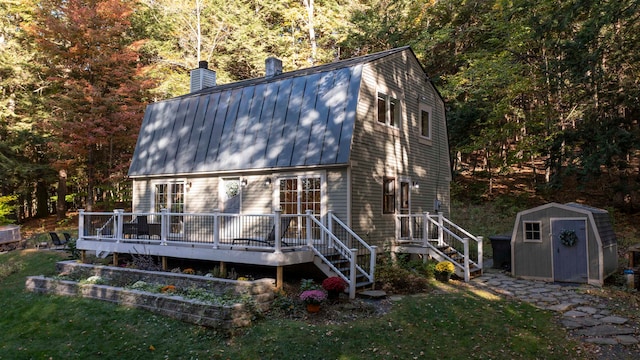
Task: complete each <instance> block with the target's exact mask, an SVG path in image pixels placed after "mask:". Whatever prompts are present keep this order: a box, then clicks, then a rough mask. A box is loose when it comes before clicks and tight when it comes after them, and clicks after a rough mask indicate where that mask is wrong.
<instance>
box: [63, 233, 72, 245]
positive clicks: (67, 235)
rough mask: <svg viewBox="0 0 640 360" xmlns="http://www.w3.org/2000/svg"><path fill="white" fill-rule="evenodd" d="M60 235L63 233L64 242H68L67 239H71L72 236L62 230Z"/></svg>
mask: <svg viewBox="0 0 640 360" xmlns="http://www.w3.org/2000/svg"><path fill="white" fill-rule="evenodd" d="M62 235H64V241H65V243H68V242H69V241H71V240H72V239H73V238H72V237H71V234H69V233H68V232H63V233H62Z"/></svg>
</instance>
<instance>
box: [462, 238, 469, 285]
mask: <svg viewBox="0 0 640 360" xmlns="http://www.w3.org/2000/svg"><path fill="white" fill-rule="evenodd" d="M462 241H463V244H464V282H469V279H471V274H470V273H469V238H463V239H462Z"/></svg>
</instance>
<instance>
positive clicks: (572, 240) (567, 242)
mask: <svg viewBox="0 0 640 360" xmlns="http://www.w3.org/2000/svg"><path fill="white" fill-rule="evenodd" d="M560 242H561V243H562V245H564V246H566V247H572V246H574V245H575V244H576V243H577V242H578V235H576V232H575V231H573V230H562V231H561V232H560Z"/></svg>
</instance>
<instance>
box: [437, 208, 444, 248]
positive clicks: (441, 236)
mask: <svg viewBox="0 0 640 360" xmlns="http://www.w3.org/2000/svg"><path fill="white" fill-rule="evenodd" d="M438 224H439V226H438V246H445V242H444V230H443V229H444V219H443V217H442V214H438Z"/></svg>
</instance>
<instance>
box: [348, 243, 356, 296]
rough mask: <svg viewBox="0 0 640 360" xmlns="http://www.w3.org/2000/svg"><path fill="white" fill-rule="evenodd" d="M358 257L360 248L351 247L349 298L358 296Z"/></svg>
mask: <svg viewBox="0 0 640 360" xmlns="http://www.w3.org/2000/svg"><path fill="white" fill-rule="evenodd" d="M357 257H358V249H351V256H349V299H355V298H356V281H357V279H358V278H357V276H356V259H357Z"/></svg>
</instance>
